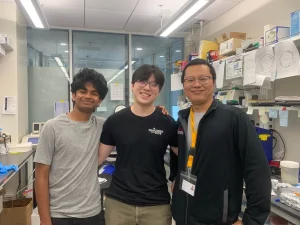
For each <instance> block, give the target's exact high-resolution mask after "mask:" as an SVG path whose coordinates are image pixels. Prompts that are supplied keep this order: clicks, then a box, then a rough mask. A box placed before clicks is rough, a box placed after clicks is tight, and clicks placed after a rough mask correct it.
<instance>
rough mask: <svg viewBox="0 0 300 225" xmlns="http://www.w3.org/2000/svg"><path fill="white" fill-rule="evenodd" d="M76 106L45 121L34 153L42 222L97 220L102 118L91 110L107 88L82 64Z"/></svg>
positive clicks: (81, 224) (63, 224)
mask: <svg viewBox="0 0 300 225" xmlns="http://www.w3.org/2000/svg"><path fill="white" fill-rule="evenodd" d="M71 91H72V101H73V102H74V110H73V111H72V112H70V113H68V114H64V115H60V116H58V117H56V118H54V119H51V120H49V121H47V122H46V123H45V125H44V126H43V129H42V132H41V134H40V139H39V143H38V147H37V151H36V155H35V159H34V161H35V163H36V186H35V188H36V198H37V204H38V210H39V215H40V219H41V225H67V224H75V223H76V224H77V225H96V224H97V225H99V224H100V211H101V205H100V185H99V182H98V176H97V168H98V148H99V141H100V135H101V132H102V126H103V123H104V119H103V118H98V117H95V116H93V115H92V113H93V112H94V110H95V109H96V108H97V107H98V106H99V105H100V103H101V101H102V100H103V99H104V98H105V96H106V94H107V92H108V88H107V82H106V80H105V79H104V77H103V75H102V74H100V73H97V72H96V71H94V70H90V69H83V70H81V71H80V72H79V73H78V74H77V75H76V76H74V79H73V83H72V84H71Z"/></svg>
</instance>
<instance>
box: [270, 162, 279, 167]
mask: <svg viewBox="0 0 300 225" xmlns="http://www.w3.org/2000/svg"><path fill="white" fill-rule="evenodd" d="M270 166H275V167H278V168H279V167H280V161H274V160H271V161H270Z"/></svg>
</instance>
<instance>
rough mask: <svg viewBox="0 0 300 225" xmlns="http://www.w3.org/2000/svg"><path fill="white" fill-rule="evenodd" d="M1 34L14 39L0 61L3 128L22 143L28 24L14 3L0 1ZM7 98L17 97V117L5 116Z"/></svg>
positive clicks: (25, 118) (25, 124)
mask: <svg viewBox="0 0 300 225" xmlns="http://www.w3.org/2000/svg"><path fill="white" fill-rule="evenodd" d="M0 33H5V34H8V35H9V36H10V37H11V38H12V42H13V48H14V50H13V51H12V52H7V55H6V56H5V57H2V58H0V105H1V113H0V127H1V128H3V130H4V131H6V132H7V133H9V134H11V135H12V141H13V142H14V143H17V142H19V141H20V140H21V139H22V137H23V136H24V135H25V134H26V133H27V131H28V129H27V127H28V84H27V34H26V22H25V19H24V18H23V15H22V14H21V12H20V11H19V10H18V8H17V7H16V4H15V3H14V2H1V1H0ZM4 96H16V97H17V111H16V115H3V114H2V106H3V102H4Z"/></svg>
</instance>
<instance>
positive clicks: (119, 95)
mask: <svg viewBox="0 0 300 225" xmlns="http://www.w3.org/2000/svg"><path fill="white" fill-rule="evenodd" d="M110 99H111V100H112V101H122V100H124V85H123V84H118V83H114V84H110Z"/></svg>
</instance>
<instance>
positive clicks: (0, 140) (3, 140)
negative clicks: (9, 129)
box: [0, 128, 11, 155]
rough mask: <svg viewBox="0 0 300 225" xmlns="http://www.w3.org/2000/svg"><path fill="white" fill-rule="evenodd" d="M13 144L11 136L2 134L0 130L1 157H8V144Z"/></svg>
mask: <svg viewBox="0 0 300 225" xmlns="http://www.w3.org/2000/svg"><path fill="white" fill-rule="evenodd" d="M10 142H11V136H10V135H7V134H6V133H4V132H2V129H1V128H0V155H6V154H7V153H8V148H7V144H9V143H10Z"/></svg>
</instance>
